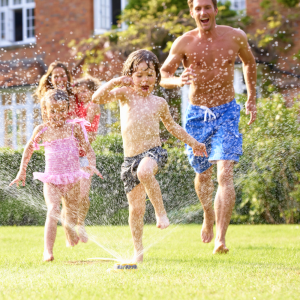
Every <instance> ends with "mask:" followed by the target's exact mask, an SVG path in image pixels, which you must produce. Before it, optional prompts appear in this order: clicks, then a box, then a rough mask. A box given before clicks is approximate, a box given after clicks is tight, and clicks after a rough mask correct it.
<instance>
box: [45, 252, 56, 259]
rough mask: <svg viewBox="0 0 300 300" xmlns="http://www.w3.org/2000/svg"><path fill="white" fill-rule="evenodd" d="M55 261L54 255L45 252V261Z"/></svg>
mask: <svg viewBox="0 0 300 300" xmlns="http://www.w3.org/2000/svg"><path fill="white" fill-rule="evenodd" d="M52 260H54V256H53V253H49V252H44V255H43V261H52Z"/></svg>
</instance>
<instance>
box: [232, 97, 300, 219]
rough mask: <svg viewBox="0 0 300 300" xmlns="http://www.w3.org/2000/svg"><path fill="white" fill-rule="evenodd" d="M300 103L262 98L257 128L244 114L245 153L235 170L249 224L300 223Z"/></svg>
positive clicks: (241, 207)
mask: <svg viewBox="0 0 300 300" xmlns="http://www.w3.org/2000/svg"><path fill="white" fill-rule="evenodd" d="M298 114H299V102H295V103H294V106H293V107H291V108H287V107H286V106H285V102H284V99H283V98H282V97H281V96H280V95H275V96H273V97H271V98H267V99H261V100H260V101H259V103H258V115H257V120H256V123H255V126H253V127H251V128H248V125H247V121H248V117H246V116H245V115H242V118H241V124H240V127H241V129H242V133H243V135H244V145H243V150H244V154H243V156H242V157H241V161H240V164H239V165H238V167H237V169H236V172H237V174H236V187H237V190H238V192H240V202H239V203H238V205H237V207H236V209H237V211H238V210H240V209H244V211H245V213H244V217H245V218H247V219H248V221H249V222H253V223H256V222H268V223H282V222H284V223H295V222H299V221H300V201H299V199H300V197H299V189H300V181H299V174H300V163H299V162H300V144H299V139H300V132H299V122H298Z"/></svg>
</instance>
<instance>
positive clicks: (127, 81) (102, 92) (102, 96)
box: [92, 76, 133, 104]
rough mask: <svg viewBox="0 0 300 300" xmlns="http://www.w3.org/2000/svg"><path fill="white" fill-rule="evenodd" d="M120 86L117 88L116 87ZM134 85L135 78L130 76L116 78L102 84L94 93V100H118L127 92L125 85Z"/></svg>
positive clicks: (105, 101) (102, 101) (102, 102)
mask: <svg viewBox="0 0 300 300" xmlns="http://www.w3.org/2000/svg"><path fill="white" fill-rule="evenodd" d="M118 86H119V87H120V88H116V87H118ZM127 86H128V87H129V86H133V80H132V78H131V77H129V76H121V77H118V78H114V79H112V80H110V81H109V82H107V83H105V84H103V85H101V86H100V87H99V89H98V90H97V91H96V92H95V93H94V94H93V96H92V101H93V102H94V103H97V104H105V103H109V102H113V101H116V100H121V99H122V98H123V96H124V95H125V93H126V90H127V89H126V88H124V87H127Z"/></svg>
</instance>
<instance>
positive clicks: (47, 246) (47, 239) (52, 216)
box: [44, 183, 61, 261]
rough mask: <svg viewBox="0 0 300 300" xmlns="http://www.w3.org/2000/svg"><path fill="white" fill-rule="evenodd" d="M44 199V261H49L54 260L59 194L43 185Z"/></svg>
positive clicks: (52, 188) (50, 187) (52, 187)
mask: <svg viewBox="0 0 300 300" xmlns="http://www.w3.org/2000/svg"><path fill="white" fill-rule="evenodd" d="M44 197H45V202H46V205H47V219H46V223H45V231H44V261H51V260H54V256H53V246H54V242H55V238H56V231H57V222H58V220H59V214H60V202H61V194H60V193H59V191H58V190H57V189H56V188H55V187H54V186H53V185H51V184H48V183H45V184H44Z"/></svg>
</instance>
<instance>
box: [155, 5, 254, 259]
mask: <svg viewBox="0 0 300 300" xmlns="http://www.w3.org/2000/svg"><path fill="white" fill-rule="evenodd" d="M188 5H189V8H190V14H191V16H192V18H193V19H195V21H196V24H197V28H196V29H194V30H191V31H189V32H187V33H185V34H184V35H182V36H181V37H179V38H178V39H176V41H175V42H174V44H173V46H172V48H171V51H170V54H169V56H168V58H167V59H166V61H165V63H164V64H163V66H162V68H161V74H162V81H161V85H162V86H163V87H165V88H175V87H178V86H179V87H182V86H183V85H185V84H186V85H190V95H189V100H190V105H189V108H188V110H187V114H186V125H185V127H186V131H187V132H188V133H189V134H190V135H192V136H193V137H194V138H196V139H197V140H198V141H199V142H201V143H205V145H206V147H207V152H208V158H206V157H196V156H194V155H193V154H192V151H191V149H190V147H188V146H187V152H188V158H189V161H190V164H191V165H192V167H193V168H194V170H195V172H196V178H195V189H196V192H197V195H198V197H199V199H200V201H201V203H202V206H203V210H204V220H203V226H202V231H201V237H202V241H203V242H204V243H209V242H211V240H212V239H213V235H214V233H213V225H214V222H215V221H216V239H215V247H214V251H213V253H227V252H228V251H229V250H228V248H227V247H226V244H225V235H226V231H227V228H228V225H229V222H230V219H231V214H232V210H233V207H234V203H235V191H234V185H233V165H234V163H235V162H238V161H239V156H240V155H241V154H242V136H241V134H240V133H239V131H238V123H239V118H240V106H239V105H237V104H236V102H235V99H234V96H235V92H234V88H233V79H234V62H235V59H236V56H237V55H238V56H239V57H240V58H241V60H242V62H243V67H244V68H243V70H244V76H245V81H246V85H247V90H248V100H247V102H246V113H247V114H249V113H250V121H249V123H248V124H249V125H250V124H251V123H253V122H254V120H255V118H256V92H255V85H256V63H255V59H254V57H253V55H252V53H251V50H250V47H249V45H248V41H247V37H246V34H245V33H244V32H243V31H242V30H240V29H235V28H232V27H228V26H219V25H216V19H215V18H216V15H217V13H218V8H217V0H188ZM181 62H182V64H183V66H184V67H185V71H184V72H183V73H182V75H181V76H180V77H174V73H175V71H176V70H177V68H178V66H179V65H180V63H181ZM212 163H216V164H217V170H218V171H217V174H218V184H219V186H218V191H217V194H216V198H215V202H214V209H215V210H213V207H212V193H213V189H214V187H213V182H212V179H211V175H212Z"/></svg>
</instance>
